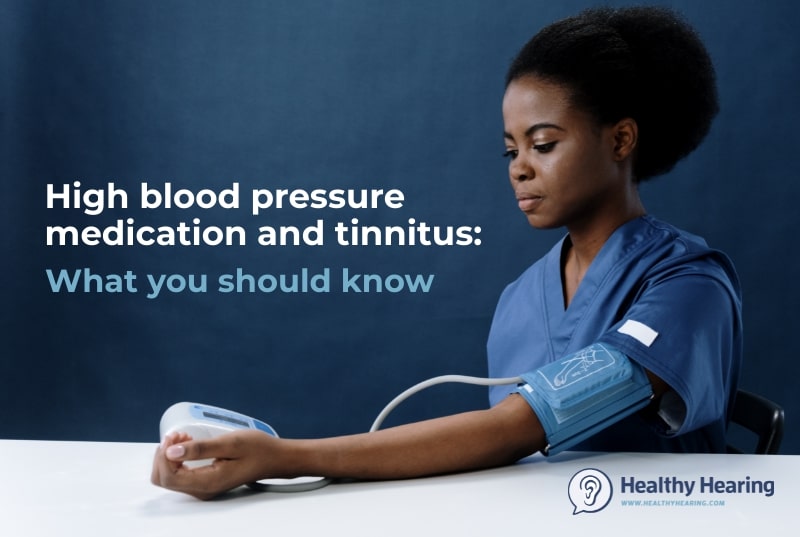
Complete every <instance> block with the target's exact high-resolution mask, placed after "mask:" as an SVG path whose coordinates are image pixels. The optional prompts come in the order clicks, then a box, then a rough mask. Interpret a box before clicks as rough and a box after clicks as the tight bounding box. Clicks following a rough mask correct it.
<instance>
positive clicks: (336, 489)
mask: <svg viewBox="0 0 800 537" xmlns="http://www.w3.org/2000/svg"><path fill="white" fill-rule="evenodd" d="M154 450H155V445H154V444H132V443H131V444H126V443H93V442H43V441H17V440H0V465H2V466H1V469H0V476H1V477H0V484H1V486H0V512H2V514H3V515H4V516H3V521H2V523H0V534H2V535H8V536H13V537H28V536H45V535H46V536H53V535H56V536H63V535H79V536H81V537H91V536H95V535H103V536H106V535H113V536H115V537H117V536H127V535H136V536H147V537H156V536H159V535H165V536H170V537H175V536H191V535H197V536H208V535H215V536H216V535H219V536H222V535H236V534H237V533H239V532H248V533H249V534H258V535H272V536H275V535H283V534H289V533H291V534H293V535H301V536H303V535H315V536H318V535H348V536H360V535H369V536H376V535H380V536H393V535H415V536H420V537H421V536H427V535H459V536H468V535H482V536H494V535H499V534H506V533H508V532H513V533H515V534H517V535H531V536H534V535H548V536H552V535H558V536H563V535H611V534H612V533H611V532H612V531H613V532H614V533H613V534H615V535H635V534H637V533H639V532H641V534H642V535H665V536H667V535H669V536H672V537H675V536H678V537H683V536H682V535H681V532H684V535H702V533H701V532H703V531H709V532H713V534H714V535H724V534H725V532H728V533H729V534H731V535H745V534H746V532H747V531H760V530H762V529H763V530H764V531H766V530H767V528H769V535H778V536H782V535H796V534H797V533H796V532H797V529H796V527H793V526H795V525H796V523H795V522H794V521H793V517H792V516H791V514H792V509H794V508H796V506H795V505H794V504H795V501H794V500H795V498H797V497H798V495H797V491H796V489H795V487H797V486H798V484H799V483H800V456H785V455H783V456H781V455H773V456H763V455H661V454H631V453H618V454H581V453H566V454H561V455H558V456H556V457H554V458H552V459H545V458H544V457H541V456H534V457H530V458H528V459H526V460H524V461H522V462H520V463H518V464H516V465H513V466H509V467H505V468H499V469H495V470H489V471H482V472H473V473H468V474H460V475H452V476H444V477H436V478H428V479H413V480H407V481H395V482H376V483H337V484H333V485H329V486H328V487H325V488H323V489H319V490H316V491H312V492H298V493H274V492H269V493H255V492H252V491H250V490H249V489H246V488H243V489H240V490H238V491H236V492H234V493H231V494H229V495H226V496H224V497H222V498H220V499H217V500H213V501H210V502H201V501H198V500H195V499H193V498H191V497H189V496H185V495H182V494H178V493H174V492H169V491H166V490H163V489H160V488H157V487H155V486H153V485H151V484H150V482H149V474H150V462H151V457H152V454H153V451H154ZM586 469H596V470H599V471H601V472H602V473H603V474H604V475H605V476H607V478H608V483H610V485H611V486H610V488H609V487H608V486H607V484H603V483H602V482H601V481H602V477H600V478H598V477H597V476H598V473H597V472H596V471H589V472H583V473H581V474H579V475H578V478H581V477H582V476H583V477H585V476H587V475H588V476H589V480H588V481H587V483H588V485H587V489H586V490H589V491H590V492H592V491H595V490H596V487H597V486H600V487H601V488H602V493H598V495H597V498H595V499H594V500H596V501H594V503H592V504H591V505H589V506H587V505H585V503H584V504H583V505H581V506H580V510H581V511H583V512H578V513H576V514H575V513H574V512H575V511H576V508H575V506H573V504H572V503H571V501H570V497H569V494H568V488H569V487H570V482H571V480H572V477H573V476H575V475H576V474H577V473H578V472H581V471H583V470H586ZM593 479H595V481H596V480H597V479H600V481H597V483H599V485H598V484H596V485H595V488H594V489H593V488H592V486H591V485H592V480H593ZM578 481H579V479H577V478H576V480H574V481H572V483H573V486H575V487H577V484H578ZM678 481H681V482H683V484H682V485H677V484H676V483H677V482H678ZM692 483H694V485H692ZM690 486H691V487H692V488H691V493H688V492H689V487H690ZM701 486H702V487H704V488H705V490H701ZM637 487H638V488H637ZM717 487H719V488H717ZM648 489H650V490H649V491H648ZM733 489H737V490H736V491H735V492H734V491H733ZM748 489H749V492H748ZM756 489H759V490H756ZM576 490H577V489H573V493H574V492H576ZM770 490H772V494H771V495H770V494H769V491H770ZM609 492H610V497H609V496H608V493H609ZM687 493H688V494H687ZM606 500H608V503H607V505H606V506H605V507H604V508H602V509H600V510H597V509H598V506H599V505H600V503H604V502H605V501H606ZM573 501H575V497H573ZM577 501H578V503H580V501H581V500H580V498H578V500H577ZM604 529H607V531H603V530H604ZM686 532H688V533H686Z"/></svg>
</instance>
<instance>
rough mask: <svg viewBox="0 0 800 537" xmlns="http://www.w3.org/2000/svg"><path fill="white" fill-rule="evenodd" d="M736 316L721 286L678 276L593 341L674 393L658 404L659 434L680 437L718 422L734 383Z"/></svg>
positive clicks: (645, 295)
mask: <svg viewBox="0 0 800 537" xmlns="http://www.w3.org/2000/svg"><path fill="white" fill-rule="evenodd" d="M738 311H739V308H738V304H737V297H736V296H735V295H732V293H731V291H730V288H729V287H727V286H726V285H725V282H724V281H720V279H718V278H715V277H712V276H708V275H705V274H702V273H690V274H679V275H674V276H672V277H669V278H665V279H663V280H661V281H659V282H657V283H654V284H652V285H651V286H650V287H648V288H647V289H645V290H644V291H642V292H641V295H640V296H639V297H638V298H637V300H636V301H635V302H634V304H633V305H632V306H631V307H630V308H629V309H628V310H627V312H626V313H625V315H624V317H623V318H622V320H620V321H619V322H618V323H616V324H615V325H614V326H613V327H612V328H611V329H610V330H609V331H608V332H606V333H605V334H604V335H603V336H602V337H601V341H602V342H605V343H609V344H611V345H613V346H615V347H617V348H618V349H620V350H622V351H623V352H624V353H626V355H627V356H628V357H629V358H630V359H632V360H634V361H636V362H638V363H639V364H640V365H641V366H643V367H644V368H645V369H647V370H649V371H650V372H652V373H653V374H655V375H657V376H658V377H659V378H661V379H662V380H664V381H665V382H666V383H667V384H668V385H669V386H670V387H671V388H672V390H673V391H674V393H670V394H668V395H667V396H665V397H663V398H662V408H660V409H659V410H660V412H661V413H662V416H661V417H662V420H663V422H664V423H663V426H664V427H663V430H662V432H664V433H666V434H668V435H672V434H683V433H686V432H689V431H692V430H695V429H698V428H700V427H703V426H705V425H707V424H709V423H711V422H713V421H715V420H720V419H721V417H724V416H725V414H726V412H727V402H728V401H729V400H730V398H731V395H732V390H734V389H735V385H736V378H737V377H738V354H737V353H739V352H741V351H740V343H741V326H740V323H741V322H740V319H739V314H738ZM676 396H677V397H676Z"/></svg>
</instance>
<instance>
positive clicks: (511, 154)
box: [503, 149, 519, 159]
mask: <svg viewBox="0 0 800 537" xmlns="http://www.w3.org/2000/svg"><path fill="white" fill-rule="evenodd" d="M518 153H519V151H517V150H516V149H506V150H505V152H504V153H503V157H504V158H510V159H515V158H517V154H518Z"/></svg>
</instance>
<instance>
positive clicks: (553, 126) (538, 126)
mask: <svg viewBox="0 0 800 537" xmlns="http://www.w3.org/2000/svg"><path fill="white" fill-rule="evenodd" d="M542 129H557V130H560V131H562V132H563V131H564V129H563V128H562V127H559V126H558V125H556V124H555V123H547V122H543V123H534V124H533V125H531V126H530V127H528V128H527V129H526V130H525V137H526V138H528V137H529V136H531V135H532V134H533V133H535V132H536V131H539V130H542ZM503 138H505V139H507V140H513V139H514V137H513V136H511V134H509V133H508V132H503Z"/></svg>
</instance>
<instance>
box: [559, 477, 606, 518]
mask: <svg viewBox="0 0 800 537" xmlns="http://www.w3.org/2000/svg"><path fill="white" fill-rule="evenodd" d="M568 491H569V501H570V502H572V505H573V506H575V510H574V511H573V512H572V514H573V515H577V514H578V513H596V512H597V511H600V510H601V509H603V508H604V507H605V506H606V505H608V502H610V501H611V495H612V494H613V492H614V490H613V487H612V486H611V480H610V479H609V478H608V476H607V475H606V474H604V473H603V472H601V471H600V470H597V469H596V468H586V469H584V470H581V471H580V472H578V473H576V474H575V475H574V476H572V479H570V480H569V489H568Z"/></svg>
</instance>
